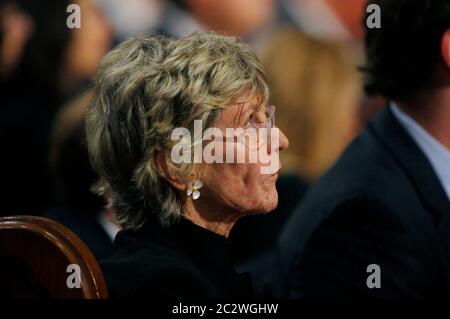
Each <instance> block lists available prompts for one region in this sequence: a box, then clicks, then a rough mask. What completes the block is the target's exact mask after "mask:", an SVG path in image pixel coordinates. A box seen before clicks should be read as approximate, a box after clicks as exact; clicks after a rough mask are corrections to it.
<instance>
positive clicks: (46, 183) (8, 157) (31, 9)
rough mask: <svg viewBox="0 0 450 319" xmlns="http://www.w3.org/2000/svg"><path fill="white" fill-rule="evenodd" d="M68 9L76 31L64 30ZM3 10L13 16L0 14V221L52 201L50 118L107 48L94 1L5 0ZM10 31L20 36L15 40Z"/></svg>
mask: <svg viewBox="0 0 450 319" xmlns="http://www.w3.org/2000/svg"><path fill="white" fill-rule="evenodd" d="M72 2H73V3H75V4H78V5H79V6H80V8H81V28H80V29H69V28H68V27H67V24H66V20H67V17H68V15H69V13H67V12H66V10H67V6H68V5H69V4H70V3H72ZM5 5H8V6H10V8H11V7H12V8H14V11H12V10H10V11H7V12H6V13H5V11H3V10H2V22H1V25H2V27H3V26H5V25H6V26H7V28H6V29H2V42H1V45H2V51H1V52H2V57H3V58H2V64H6V65H8V73H7V75H6V76H5V77H4V78H3V79H4V80H2V82H1V88H0V101H1V107H0V140H1V141H2V146H3V149H2V157H1V163H0V167H1V169H0V170H1V171H0V176H2V187H1V188H2V192H1V200H0V215H6V214H35V213H38V212H41V211H42V210H43V209H45V208H46V206H47V205H48V204H49V202H50V201H51V199H52V189H51V188H52V187H51V174H50V169H49V165H48V161H47V159H48V151H49V139H50V137H49V134H50V128H51V125H52V121H53V118H54V116H55V114H56V112H57V110H58V108H59V107H60V106H61V105H62V103H64V101H66V100H67V98H68V97H70V96H73V95H74V94H75V93H76V92H78V91H79V90H80V88H82V87H83V85H84V84H85V83H86V82H87V81H88V80H89V79H90V77H91V76H92V74H93V73H94V72H95V70H96V67H97V64H98V61H99V60H100V58H101V57H102V56H103V55H104V54H105V52H106V51H107V50H108V49H109V47H110V42H111V30H110V26H109V24H108V23H107V21H106V20H105V19H104V18H103V15H102V13H101V12H100V11H99V9H98V7H97V6H96V4H95V1H93V0H78V1H70V2H69V1H64V0H61V1H52V0H39V1H38V0H6V4H5ZM8 12H9V13H8ZM11 12H12V13H11ZM18 12H19V14H20V15H21V16H20V17H19V18H17V15H18ZM11 15H12V16H11ZM10 18H11V19H13V18H15V19H14V20H10ZM11 21H16V22H15V24H14V23H11ZM16 24H17V25H20V26H21V27H20V28H19V30H17V32H20V35H18V36H15V37H14V36H13V35H11V32H13V30H12V29H11V28H13V27H14V25H16ZM11 52H12V53H11Z"/></svg>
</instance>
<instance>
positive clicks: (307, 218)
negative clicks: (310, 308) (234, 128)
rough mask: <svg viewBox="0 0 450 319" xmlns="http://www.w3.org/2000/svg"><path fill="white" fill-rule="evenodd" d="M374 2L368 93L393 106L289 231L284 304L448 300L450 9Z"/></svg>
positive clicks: (322, 183) (319, 186)
mask: <svg viewBox="0 0 450 319" xmlns="http://www.w3.org/2000/svg"><path fill="white" fill-rule="evenodd" d="M368 4H376V5H379V6H380V9H381V28H369V27H368V26H367V25H366V30H365V31H366V35H365V47H366V55H367V62H366V63H365V66H364V68H363V71H364V74H365V90H366V92H367V94H370V95H371V94H376V95H382V96H384V97H385V98H386V99H388V100H389V101H390V102H389V103H388V104H387V105H386V106H385V107H384V109H382V110H381V111H380V112H379V113H378V114H377V116H376V117H375V118H374V119H373V120H372V121H370V123H368V124H367V126H366V128H365V129H364V130H363V132H362V133H361V134H360V135H359V136H358V137H357V138H356V139H355V140H354V141H353V142H352V143H351V144H350V145H349V146H348V148H347V149H346V151H345V152H344V154H343V155H342V156H341V157H340V159H339V160H338V161H337V163H336V164H335V165H334V166H333V167H332V168H331V169H330V170H329V171H328V172H327V173H326V174H325V175H324V176H323V177H321V178H320V180H319V181H318V182H317V183H316V184H315V185H314V186H312V188H311V190H310V191H309V192H308V194H307V195H306V197H305V199H304V200H303V202H302V204H301V206H300V207H299V208H298V209H296V210H295V212H294V213H293V215H292V217H291V218H290V219H289V220H288V222H287V223H286V226H285V228H284V230H283V233H282V236H281V239H280V242H279V248H280V249H279V256H280V262H281V264H280V265H281V270H282V276H283V278H282V284H283V286H282V290H283V292H284V294H283V296H285V297H290V298H449V297H450V276H449V274H450V268H449V265H450V240H449V239H450V237H449V234H450V215H449V212H450V170H449V168H450V165H449V163H450V3H449V2H448V1H447V0H397V1H391V0H370V1H369V2H368ZM299 138H301V137H299Z"/></svg>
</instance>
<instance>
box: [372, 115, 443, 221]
mask: <svg viewBox="0 0 450 319" xmlns="http://www.w3.org/2000/svg"><path fill="white" fill-rule="evenodd" d="M369 130H371V131H372V133H373V134H374V135H375V136H376V137H377V138H378V139H379V141H380V142H381V143H382V144H384V146H385V147H386V149H387V150H388V151H389V152H390V153H391V155H392V156H393V157H394V158H395V159H396V161H397V162H398V164H399V165H400V167H401V168H402V169H403V171H404V173H405V174H406V175H407V177H408V178H409V179H410V181H411V183H412V184H413V185H414V187H415V188H416V190H417V193H418V195H419V196H420V198H421V200H422V202H423V203H424V205H425V206H426V207H427V208H428V210H429V211H430V212H431V213H432V214H433V218H434V220H435V221H437V222H441V221H442V218H445V219H446V220H448V221H449V222H450V201H449V200H448V198H447V195H446V194H445V191H444V189H443V187H442V185H441V184H440V182H439V179H438V178H437V176H436V173H435V172H434V171H433V169H432V166H431V164H430V162H429V161H428V159H427V158H426V156H425V155H424V154H423V152H422V151H421V150H420V148H419V147H418V146H417V145H416V144H415V143H414V141H413V140H412V138H411V137H410V136H409V135H408V133H407V132H406V130H405V129H404V128H403V127H402V126H401V124H400V123H399V122H398V121H397V119H396V118H395V116H394V114H392V111H391V110H390V108H389V107H385V108H384V109H383V110H382V111H380V113H379V114H378V115H377V116H376V118H375V119H374V120H373V121H372V122H371V123H370V124H369Z"/></svg>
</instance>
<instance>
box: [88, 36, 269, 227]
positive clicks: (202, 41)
mask: <svg viewBox="0 0 450 319" xmlns="http://www.w3.org/2000/svg"><path fill="white" fill-rule="evenodd" d="M268 96H269V92H268V87H267V84H266V80H265V75H264V72H263V69H262V67H261V65H260V63H259V61H258V59H257V57H256V56H255V54H254V53H253V52H252V51H251V50H250V49H249V47H248V46H246V45H245V44H243V43H242V42H240V41H238V40H237V39H235V38H233V37H228V36H222V35H218V34H213V33H203V34H200V33H196V34H192V35H190V36H188V37H185V38H180V39H168V38H164V37H159V36H151V37H134V38H132V39H130V40H128V41H126V42H124V43H123V44H121V45H119V46H118V47H117V48H116V49H114V50H112V51H111V52H109V53H108V54H107V55H106V56H105V57H104V58H103V60H102V62H101V63H100V66H99V70H98V72H97V75H96V77H95V79H94V97H93V101H92V103H91V105H90V107H89V110H88V114H87V119H86V131H87V140H88V148H89V153H90V158H91V163H92V166H93V168H94V170H95V171H96V172H97V173H98V174H99V176H100V181H99V183H98V184H97V186H96V190H97V192H98V193H99V194H100V195H103V196H105V197H106V198H107V199H108V201H109V203H110V205H111V208H112V209H114V211H115V213H116V219H117V222H118V223H119V224H121V225H122V227H123V228H125V229H137V228H139V227H141V226H142V225H143V224H144V223H145V222H146V221H147V220H149V219H150V218H152V219H154V220H156V221H157V222H159V223H160V224H161V225H162V226H169V225H170V224H172V223H173V222H175V221H176V220H177V219H178V218H179V216H180V214H181V201H180V199H179V198H177V192H176V191H175V189H173V188H172V187H171V185H170V184H169V183H168V182H167V180H166V178H165V177H164V174H163V173H162V172H160V171H159V170H158V167H157V165H156V161H155V155H156V154H157V153H158V152H165V154H166V161H167V163H168V164H169V165H171V166H172V167H174V168H175V169H176V170H175V171H176V172H177V174H179V176H180V177H181V178H183V180H184V179H186V178H187V176H188V175H189V174H190V173H191V172H192V171H193V166H192V165H188V164H174V163H173V162H172V161H171V160H170V150H171V148H172V146H173V145H174V143H175V142H174V141H172V140H171V134H172V131H173V130H174V129H175V128H177V127H185V128H188V129H189V130H191V132H192V131H193V123H194V120H202V121H203V129H204V130H205V129H207V128H208V127H211V126H212V125H213V124H214V123H215V122H216V121H217V119H218V117H219V115H220V110H221V109H223V108H225V107H227V106H229V105H232V104H233V103H235V102H238V100H240V99H250V98H253V97H258V98H259V101H260V103H266V102H267V99H268ZM239 102H240V101H239ZM168 154H169V155H168Z"/></svg>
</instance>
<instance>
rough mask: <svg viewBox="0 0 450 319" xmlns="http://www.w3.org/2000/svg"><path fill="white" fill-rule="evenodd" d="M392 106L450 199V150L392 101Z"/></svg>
mask: <svg viewBox="0 0 450 319" xmlns="http://www.w3.org/2000/svg"><path fill="white" fill-rule="evenodd" d="M390 108H391V110H392V113H393V114H394V116H395V118H396V119H397V120H398V121H399V122H400V124H401V125H402V126H403V128H404V129H405V130H406V131H407V132H408V134H409V135H410V136H411V137H412V139H413V140H414V141H415V142H416V144H417V145H418V146H419V148H420V149H421V150H422V152H423V153H424V154H425V156H426V157H427V158H428V160H429V161H430V163H431V166H432V167H433V170H434V172H435V173H436V175H437V177H438V179H439V181H440V182H441V185H442V187H443V188H444V191H445V192H446V194H447V197H448V199H449V200H450V151H449V150H448V149H447V148H446V147H445V146H444V145H442V144H441V143H440V142H439V141H438V140H437V139H435V138H434V137H433V136H432V135H431V134H430V133H428V132H427V131H426V130H425V129H424V128H423V127H422V126H420V125H419V124H418V123H417V122H416V121H415V120H414V119H413V118H411V117H410V116H409V115H407V114H406V113H404V112H403V111H401V110H400V108H399V107H398V106H397V105H396V104H395V103H394V102H391V105H390Z"/></svg>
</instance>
